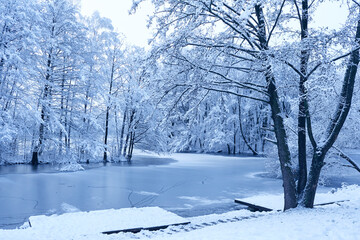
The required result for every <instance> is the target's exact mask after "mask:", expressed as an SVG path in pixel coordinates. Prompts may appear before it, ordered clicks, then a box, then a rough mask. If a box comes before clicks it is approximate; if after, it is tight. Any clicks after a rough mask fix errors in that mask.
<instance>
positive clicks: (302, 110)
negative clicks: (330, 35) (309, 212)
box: [297, 0, 309, 196]
mask: <svg viewBox="0 0 360 240" xmlns="http://www.w3.org/2000/svg"><path fill="white" fill-rule="evenodd" d="M300 24H301V41H302V43H303V46H302V51H301V57H300V72H301V74H302V75H301V76H300V82H299V115H298V162H299V171H298V176H299V179H298V188H297V193H298V195H299V196H300V195H301V194H302V192H303V191H304V189H305V185H306V182H307V164H306V99H307V91H306V87H305V83H306V80H307V79H306V76H307V68H308V61H309V50H308V46H307V44H306V42H305V41H304V40H306V39H307V38H308V1H307V0H302V18H301V19H300Z"/></svg>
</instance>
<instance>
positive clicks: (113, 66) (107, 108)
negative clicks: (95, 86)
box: [104, 52, 115, 162]
mask: <svg viewBox="0 0 360 240" xmlns="http://www.w3.org/2000/svg"><path fill="white" fill-rule="evenodd" d="M114 71H115V52H114V56H113V58H112V65H111V76H110V87H109V97H108V101H109V102H108V106H106V117H105V136H104V146H105V147H104V162H107V161H108V160H107V151H108V147H107V142H108V135H109V113H110V104H111V103H110V101H111V94H112V86H113V81H114Z"/></svg>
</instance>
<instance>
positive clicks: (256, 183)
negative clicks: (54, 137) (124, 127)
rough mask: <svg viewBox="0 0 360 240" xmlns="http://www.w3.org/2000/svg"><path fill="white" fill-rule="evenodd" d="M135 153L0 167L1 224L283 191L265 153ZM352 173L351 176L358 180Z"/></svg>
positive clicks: (197, 211)
mask: <svg viewBox="0 0 360 240" xmlns="http://www.w3.org/2000/svg"><path fill="white" fill-rule="evenodd" d="M173 158H174V159H175V160H173V159H169V158H157V157H152V156H141V155H138V156H136V157H134V160H133V164H132V165H128V164H122V165H121V164H118V165H114V164H113V165H110V164H109V165H107V166H101V167H100V166H92V167H91V168H88V169H86V170H85V171H79V172H60V173H59V172H56V171H55V169H54V166H51V165H48V166H39V168H38V169H32V168H31V166H27V165H17V166H6V167H0V228H14V227H17V226H20V225H21V224H22V223H23V222H25V221H27V218H28V217H29V216H32V215H41V214H54V213H64V212H69V211H74V210H80V211H89V210H100V209H109V208H125V207H144V206H159V207H162V208H165V209H167V210H170V211H173V212H175V213H177V214H179V215H181V216H185V217H186V216H195V215H203V214H209V213H220V212H225V211H229V210H234V209H237V208H241V206H238V205H236V204H235V203H233V199H234V198H242V197H249V196H253V195H257V194H260V193H279V192H282V188H281V181H280V180H278V179H272V178H262V177H260V175H261V174H259V173H264V172H265V169H264V161H265V159H264V158H255V157H224V156H219V155H201V154H175V155H174V156H173ZM357 180H358V179H355V180H354V181H357Z"/></svg>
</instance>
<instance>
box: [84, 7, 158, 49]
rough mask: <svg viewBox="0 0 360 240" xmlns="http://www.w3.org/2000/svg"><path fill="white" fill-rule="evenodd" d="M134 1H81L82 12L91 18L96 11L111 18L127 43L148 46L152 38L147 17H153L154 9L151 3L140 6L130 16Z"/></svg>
mask: <svg viewBox="0 0 360 240" xmlns="http://www.w3.org/2000/svg"><path fill="white" fill-rule="evenodd" d="M131 6H132V0H81V12H82V13H83V14H84V15H87V16H90V15H91V14H92V13H93V12H94V11H99V12H100V15H101V16H102V17H106V18H110V19H111V20H112V23H113V26H114V27H115V29H117V30H118V31H119V32H121V33H123V34H124V35H125V36H126V38H127V41H128V42H129V43H131V44H135V45H138V46H146V45H147V40H148V39H149V38H151V33H150V31H149V30H148V29H147V28H146V25H147V18H148V17H147V16H148V15H151V13H152V12H153V11H154V8H153V7H152V6H151V4H149V3H147V2H146V3H142V4H140V8H139V9H138V11H137V12H136V13H135V14H134V15H129V10H130V8H131Z"/></svg>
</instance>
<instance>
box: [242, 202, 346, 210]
mask: <svg viewBox="0 0 360 240" xmlns="http://www.w3.org/2000/svg"><path fill="white" fill-rule="evenodd" d="M347 201H349V200H339V201H333V202H326V203H318V204H314V207H317V206H325V205H330V204H337V203H342V202H347ZM235 203H238V204H241V205H245V206H247V207H248V208H249V210H250V211H254V212H271V211H273V210H272V209H270V208H267V207H263V206H259V205H255V204H252V203H248V202H244V201H241V200H239V199H235Z"/></svg>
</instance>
